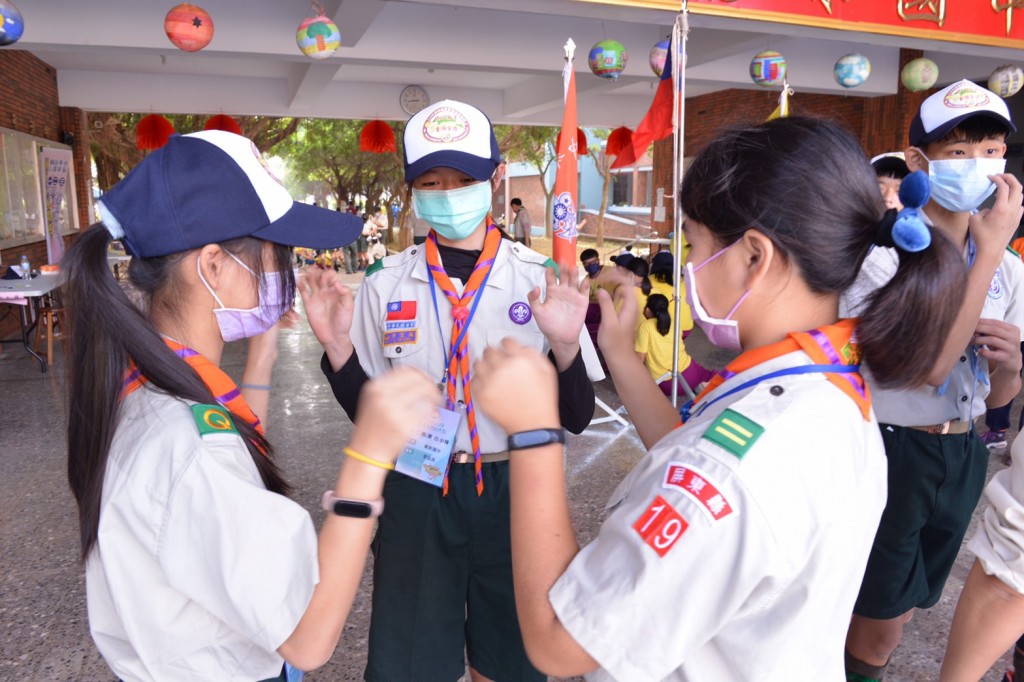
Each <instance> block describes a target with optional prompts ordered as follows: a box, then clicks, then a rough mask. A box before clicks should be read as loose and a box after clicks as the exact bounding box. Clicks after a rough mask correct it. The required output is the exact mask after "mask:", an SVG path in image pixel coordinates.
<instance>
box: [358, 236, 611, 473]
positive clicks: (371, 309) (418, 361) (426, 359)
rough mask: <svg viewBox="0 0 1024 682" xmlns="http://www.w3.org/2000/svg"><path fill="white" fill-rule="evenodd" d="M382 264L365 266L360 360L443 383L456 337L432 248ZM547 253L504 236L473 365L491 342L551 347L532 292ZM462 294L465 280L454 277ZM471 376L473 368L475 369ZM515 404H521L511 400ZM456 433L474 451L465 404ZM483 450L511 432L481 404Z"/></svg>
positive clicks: (586, 347)
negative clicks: (436, 282) (430, 262)
mask: <svg viewBox="0 0 1024 682" xmlns="http://www.w3.org/2000/svg"><path fill="white" fill-rule="evenodd" d="M380 263H381V264H382V267H381V268H380V269H379V270H376V269H375V270H372V271H369V272H368V273H367V277H366V279H365V280H364V281H363V284H362V286H360V287H359V294H358V296H357V297H356V309H355V315H354V316H353V319H352V331H351V338H352V344H353V345H354V346H355V349H356V353H357V355H358V357H359V363H360V365H361V366H362V368H363V371H364V372H366V375H367V376H370V377H375V376H379V375H381V374H383V373H384V372H386V371H387V370H388V369H390V368H391V367H392V366H399V365H407V366H411V367H415V368H417V369H419V370H421V371H423V372H424V373H425V374H426V375H427V376H429V377H430V378H431V379H432V380H434V381H435V382H440V381H441V379H442V377H443V376H444V370H445V368H446V367H447V366H448V360H447V358H448V356H447V354H448V352H449V349H450V342H451V330H452V316H451V305H450V304H449V302H448V299H447V298H445V296H444V294H442V293H441V290H440V288H439V287H435V293H436V300H437V310H436V311H435V309H434V297H432V296H431V293H430V292H431V286H433V285H432V282H431V279H430V275H429V274H428V272H427V261H426V249H425V248H424V247H422V246H412V247H410V248H408V249H406V250H405V251H403V252H402V253H399V254H396V255H394V256H388V257H387V258H384V259H383V260H382V261H380ZM549 263H550V261H549V259H548V258H547V257H546V256H544V255H542V254H539V253H537V252H536V251H531V250H530V249H529V248H526V247H525V246H523V245H521V244H516V243H514V242H511V241H509V240H507V239H504V240H502V242H501V245H500V246H499V248H498V253H497V256H495V260H494V265H493V266H491V273H490V276H489V277H488V278H487V284H486V286H484V288H483V290H482V291H479V292H477V294H476V296H481V295H482V298H481V299H480V304H479V306H477V308H476V313H475V314H474V316H473V318H472V321H471V322H470V324H469V331H468V333H467V339H468V344H469V345H468V348H469V362H470V366H471V367H472V364H473V363H474V362H476V360H477V358H479V357H480V356H481V355H483V352H484V350H485V349H486V348H487V347H488V346H497V345H499V344H500V343H501V340H502V339H504V338H505V337H508V336H510V337H512V338H514V339H515V340H516V341H518V342H519V343H521V344H523V345H524V346H529V347H531V348H535V349H537V350H538V351H541V352H544V353H547V352H548V350H549V347H548V342H547V339H546V338H545V337H544V334H543V333H541V331H540V329H539V328H538V327H537V323H536V321H535V320H534V319H533V311H532V310H531V309H530V302H529V300H528V299H527V297H526V295H527V294H528V293H529V292H530V291H532V290H533V288H534V287H540V289H541V294H542V296H543V294H544V292H545V291H546V282H545V271H546V265H547V264H549ZM452 283H453V284H454V285H455V287H456V288H457V293H459V294H460V295H461V294H462V290H463V286H464V285H465V282H460V281H459V280H457V279H452ZM580 346H581V350H582V353H583V358H584V359H586V358H587V357H588V355H590V356H592V355H593V354H594V350H593V343H592V342H591V340H590V336H589V334H587V331H586V328H585V327H584V328H583V329H582V330H581V331H580ZM470 378H471V379H472V375H470ZM455 384H456V397H457V398H458V399H459V400H461V399H462V382H461V380H458V381H456V382H455ZM508 407H509V409H516V408H517V407H518V406H517V405H509V406H508ZM456 409H457V410H458V411H459V412H460V414H462V415H463V418H462V419H461V421H460V423H459V431H458V436H457V437H456V440H455V449H454V451H455V452H460V451H464V452H469V453H472V452H473V446H472V444H471V442H470V437H469V428H468V426H467V425H466V421H467V420H466V418H465V408H464V407H462V406H457V407H456ZM476 424H477V431H478V433H479V434H480V452H481V453H483V454H488V453H495V452H504V451H505V450H507V449H508V447H507V443H508V437H507V436H506V434H505V432H504V431H503V430H502V428H501V427H500V426H498V425H497V424H495V423H494V422H493V421H492V420H491V419H490V418H488V417H487V415H486V414H484V413H483V411H482V410H479V409H478V410H477V411H476Z"/></svg>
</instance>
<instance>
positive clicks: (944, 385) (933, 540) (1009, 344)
mask: <svg viewBox="0 0 1024 682" xmlns="http://www.w3.org/2000/svg"><path fill="white" fill-rule="evenodd" d="M1015 130H1016V128H1015V127H1014V125H1013V122H1012V121H1011V120H1010V113H1009V110H1008V108H1007V106H1006V103H1005V102H1004V101H1003V100H1002V98H1000V97H999V96H998V95H996V94H995V93H993V92H989V91H988V90H986V89H985V88H982V87H980V86H978V85H976V84H974V83H972V82H971V81H967V80H963V81H959V82H956V83H953V84H952V85H950V86H948V87H946V88H943V89H942V90H940V91H938V92H937V93H935V94H934V95H931V96H930V97H928V98H927V99H926V100H925V101H924V102H923V103H922V104H921V108H920V111H919V113H918V115H917V116H916V117H915V118H914V120H913V122H912V123H911V126H910V135H909V140H910V147H909V148H908V149H907V150H906V151H905V159H906V163H907V167H908V168H909V169H910V170H911V171H912V172H913V171H926V172H927V173H928V177H929V179H930V181H931V200H930V201H929V202H928V204H927V205H926V206H925V207H924V208H923V213H924V217H925V219H926V220H927V221H928V222H929V223H930V224H931V225H932V226H933V227H934V229H935V230H936V231H937V232H939V233H940V234H942V235H943V236H944V237H945V238H946V239H948V240H950V241H952V243H953V245H954V246H955V247H956V248H957V249H960V250H961V251H962V254H963V268H964V270H965V272H966V274H967V286H966V287H965V288H964V290H963V291H962V293H960V294H959V295H958V296H957V298H956V300H957V303H958V304H959V309H960V310H959V313H958V315H957V317H956V321H955V322H954V323H953V324H952V325H951V326H950V327H949V328H948V329H947V330H945V331H944V332H943V334H942V341H943V344H942V350H941V352H940V353H936V354H935V355H933V356H931V357H930V358H928V359H929V360H930V361H931V362H932V363H933V368H932V371H931V373H930V375H929V378H928V384H929V385H926V386H922V387H920V388H917V389H914V390H890V389H889V388H888V387H885V386H884V385H878V386H876V387H875V391H874V396H875V410H876V412H877V413H878V420H879V422H880V423H881V426H882V438H883V440H884V441H885V446H886V454H887V458H886V459H887V463H888V468H889V486H890V489H891V490H893V491H894V492H895V491H898V494H893V495H890V496H889V500H888V502H887V504H886V509H885V513H884V514H883V516H882V521H881V523H880V525H879V529H878V535H877V537H876V538H875V542H874V545H873V547H872V550H871V558H870V560H869V561H868V566H867V570H866V572H865V575H864V582H863V584H862V586H861V591H860V595H859V596H858V598H857V604H856V607H855V608H854V616H853V619H852V621H851V623H850V632H849V634H848V637H847V642H846V657H847V658H846V660H847V666H846V667H847V678H848V679H849V680H852V681H857V682H861V681H863V680H880V679H882V678H883V675H884V673H885V668H886V666H887V665H888V662H889V659H890V657H891V655H892V653H893V652H894V651H895V650H896V648H897V646H898V645H899V642H900V639H901V637H902V634H903V627H904V625H905V624H906V623H907V622H908V621H909V620H910V618H911V617H912V615H913V612H914V609H917V608H929V607H931V606H933V605H934V604H935V603H936V602H937V601H938V600H939V598H940V596H941V595H942V588H943V586H944V585H945V583H946V578H947V577H948V576H949V571H950V569H951V568H952V566H953V563H954V561H955V560H956V556H957V553H958V552H959V550H960V543H961V541H962V539H963V537H964V533H965V532H966V531H967V525H968V523H969V522H970V519H971V514H972V513H973V511H974V508H975V506H976V505H977V503H978V498H979V497H980V495H981V491H982V487H983V486H984V484H985V476H986V471H987V465H988V450H987V449H986V448H985V445H984V443H983V442H982V441H981V439H980V438H979V437H978V435H977V433H976V432H975V430H974V428H973V423H974V419H975V418H976V417H978V416H980V415H981V414H982V413H983V412H985V409H986V405H991V406H993V407H998V406H1000V405H1003V404H1005V403H1007V402H1009V401H1010V400H1011V399H1012V398H1013V397H1014V396H1015V395H1016V394H1017V392H1018V391H1019V390H1020V386H1021V383H1020V370H1021V352H1020V342H1021V328H1022V327H1024V265H1022V263H1021V261H1020V259H1019V258H1018V257H1017V256H1016V255H1015V254H1013V253H1012V252H1010V251H1008V250H1007V249H1006V246H1007V244H1008V243H1009V241H1010V238H1011V237H1012V236H1013V233H1014V231H1015V230H1016V228H1017V225H1018V224H1019V223H1020V219H1021V213H1022V208H1021V203H1022V194H1021V185H1020V182H1018V181H1017V179H1016V178H1015V177H1014V176H1013V175H1011V174H1009V173H1006V172H1005V168H1006V162H1005V161H1004V160H1003V155H1004V153H1005V151H1006V143H1005V140H1006V136H1007V135H1008V134H1009V133H1011V132H1013V131H1015ZM906 182H907V180H904V184H906ZM993 192H994V193H995V203H994V205H993V206H992V208H991V209H985V210H981V211H977V212H975V211H976V209H977V208H978V207H979V206H980V205H981V203H982V202H983V201H985V199H987V198H988V197H989V196H991V195H992V193H993ZM903 258H904V256H903V254H897V253H896V252H895V251H894V250H892V249H875V251H874V252H873V253H872V254H871V256H870V257H869V258H868V260H867V261H866V262H865V265H864V268H863V270H862V272H861V275H860V277H859V278H858V280H857V283H856V284H855V286H854V287H853V288H852V289H851V290H850V292H848V294H847V296H846V299H845V301H844V304H845V305H844V312H845V313H848V314H851V315H855V314H857V313H858V312H859V311H860V310H861V309H862V307H863V305H864V304H865V302H868V301H870V300H871V298H870V297H871V295H872V294H873V292H874V291H875V290H876V289H877V288H878V287H880V286H882V285H883V284H885V283H886V282H887V281H889V279H890V278H892V277H893V276H894V273H895V271H896V268H897V263H898V262H900V261H902V259H903ZM868 369H869V370H870V371H872V372H874V371H876V370H877V368H876V366H875V364H874V363H873V362H871V361H870V360H869V362H868ZM868 380H869V383H871V381H872V380H871V375H870V374H869V376H868Z"/></svg>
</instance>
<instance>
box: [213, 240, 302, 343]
mask: <svg viewBox="0 0 1024 682" xmlns="http://www.w3.org/2000/svg"><path fill="white" fill-rule="evenodd" d="M225 253H227V254H228V255H229V256H231V257H232V258H233V259H234V260H235V262H237V263H238V264H239V265H241V266H242V267H243V268H245V269H246V271H248V272H249V274H250V275H252V276H253V277H256V273H255V272H253V271H252V268H250V267H249V266H248V265H246V264H245V263H243V262H242V261H241V260H239V259H238V258H237V257H235V255H234V254H232V253H228V252H226V251H225ZM196 271H197V272H198V273H199V279H200V280H201V281H202V283H203V286H205V287H206V290H207V291H209V292H210V295H211V296H213V300H215V301H216V302H217V305H219V306H220V308H217V309H215V310H214V311H213V314H214V315H215V316H216V318H217V326H218V327H220V335H221V338H222V339H224V341H225V342H230V341H238V340H239V339H247V338H249V337H250V336H258V335H259V334H262V333H263V332H265V331H267V330H268V329H270V328H271V327H273V326H274V324H275V323H276V322H277V321H278V320H280V319H281V317H282V316H284V314H285V313H286V312H287V311H288V308H290V307H291V304H290V302H287V301H284V300H283V298H282V295H281V289H282V287H281V273H280V272H265V273H263V277H262V278H261V280H260V291H259V303H258V304H257V306H256V307H255V308H248V309H242V308H226V307H224V303H223V302H221V300H220V298H218V296H217V294H216V293H214V291H213V289H212V288H210V285H209V284H208V283H207V281H206V278H205V277H203V271H202V270H201V269H200V267H199V260H198V259H196Z"/></svg>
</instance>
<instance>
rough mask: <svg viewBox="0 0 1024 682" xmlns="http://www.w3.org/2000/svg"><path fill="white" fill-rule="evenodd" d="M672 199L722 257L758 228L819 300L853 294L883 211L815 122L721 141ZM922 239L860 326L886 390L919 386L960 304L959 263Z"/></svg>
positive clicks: (833, 133)
mask: <svg viewBox="0 0 1024 682" xmlns="http://www.w3.org/2000/svg"><path fill="white" fill-rule="evenodd" d="M681 191H682V209H683V213H685V214H686V216H687V217H688V218H689V219H692V220H695V221H697V222H698V223H701V224H703V225H704V226H706V227H707V228H708V229H709V230H710V231H711V232H712V233H713V234H714V235H715V239H716V241H717V242H718V243H719V244H720V245H721V246H728V245H730V244H733V243H734V242H736V241H738V240H739V239H740V238H741V237H742V236H743V234H744V233H745V232H746V231H747V230H748V229H750V228H756V229H757V230H759V231H761V232H762V233H764V234H765V235H766V236H767V237H768V238H769V239H771V240H772V242H773V243H774V244H775V247H776V248H777V249H778V250H779V252H780V254H781V255H782V257H783V258H785V259H786V260H787V261H788V262H790V263H792V264H795V266H796V268H797V269H798V270H799V272H800V273H801V275H802V277H803V280H804V281H805V282H806V284H807V286H808V287H809V288H810V289H811V291H813V292H815V293H820V294H840V293H842V292H845V291H846V290H847V289H849V288H850V286H851V285H852V284H853V282H854V280H855V279H856V277H857V274H858V272H859V271H860V267H861V264H862V263H863V262H864V258H865V257H866V256H867V254H868V251H869V250H870V248H871V246H872V243H873V241H874V238H875V235H876V233H877V232H878V225H879V221H880V219H881V218H882V215H883V214H884V212H885V206H884V204H883V201H882V197H881V193H880V192H879V191H878V185H877V182H876V179H875V174H874V172H873V171H872V169H871V166H870V165H869V164H868V160H867V158H866V157H865V156H864V152H863V151H862V150H861V147H860V145H859V143H858V142H857V140H856V138H854V137H853V135H851V134H850V133H849V132H847V131H846V130H844V129H843V128H841V127H839V126H838V125H837V124H835V123H832V122H830V121H826V120H820V119H813V118H802V117H787V118H781V119H776V120H774V121H770V122H768V123H762V124H760V125H756V126H749V127H741V128H733V129H730V130H726V131H724V132H722V133H721V134H720V135H719V136H718V137H717V138H716V139H714V140H713V141H712V142H710V143H709V144H708V145H707V146H706V147H705V148H704V149H703V150H702V151H701V152H700V153H699V154H698V155H697V156H696V158H694V160H693V163H692V164H691V166H690V168H689V169H688V170H687V171H686V175H685V176H684V178H683V183H682V190H681ZM931 237H932V243H931V246H929V247H928V248H927V249H925V250H924V251H921V252H919V253H907V252H903V251H900V254H899V256H900V259H899V260H900V263H899V269H898V271H897V273H896V275H895V277H893V279H892V280H891V281H890V282H889V283H888V284H886V285H885V286H884V287H882V288H880V289H878V290H877V291H876V292H875V293H874V294H873V295H872V297H871V298H870V300H869V302H868V307H867V308H866V310H865V312H864V313H863V314H862V315H861V318H860V324H859V325H858V327H857V339H858V341H859V343H860V349H861V352H862V353H863V355H864V357H865V358H866V360H867V363H868V365H870V367H871V371H872V374H873V375H874V377H875V379H876V380H877V382H878V384H879V385H880V386H883V387H887V388H900V387H913V386H919V385H921V384H923V383H925V381H926V380H927V377H928V375H929V373H930V371H931V369H932V361H933V359H934V358H935V357H936V356H937V355H938V354H939V352H940V351H941V349H942V345H943V343H944V341H945V338H946V330H947V329H948V328H949V327H950V326H951V325H952V323H953V320H954V318H955V317H956V314H957V312H958V310H959V308H960V301H961V300H962V299H963V295H962V292H963V287H964V285H965V279H966V275H965V273H964V266H963V260H962V258H961V256H960V254H959V252H958V251H957V249H956V247H954V246H953V244H952V243H951V242H950V241H949V239H948V238H946V236H945V235H944V234H942V233H941V232H939V231H937V230H934V229H932V230H931Z"/></svg>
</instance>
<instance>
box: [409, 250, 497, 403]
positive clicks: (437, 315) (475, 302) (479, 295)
mask: <svg viewBox="0 0 1024 682" xmlns="http://www.w3.org/2000/svg"><path fill="white" fill-rule="evenodd" d="M498 251H501V245H500V244H499V245H498ZM498 251H495V252H494V263H491V267H490V269H489V270H488V271H487V272H486V273H485V274H484V279H483V281H482V282H480V288H479V289H477V290H476V293H475V294H473V305H472V306H471V307H470V309H469V316H468V317H466V324H465V325H463V327H462V332H461V333H460V334H459V338H458V339H457V340H456V342H455V345H453V346H450V347H451V348H458V347H459V346H460V345H462V339H464V338H465V337H466V332H468V331H469V323H470V322H472V321H473V316H475V315H476V307H477V306H478V305H480V299H481V298H483V294H484V288H485V287H486V286H487V280H489V279H490V278H491V272H492V271H493V270H494V266H495V265H497V263H498ZM427 275H429V277H430V299H431V300H432V301H433V302H434V318H435V319H436V320H437V328H438V330H439V331H440V332H441V341H442V343H441V352H442V353H444V375H443V376H442V377H441V384H442V385H443V384H444V383H445V382H447V381H448V367H449V366H450V365H451V356H450V355H449V354H448V350H446V349H445V346H444V343H443V342H444V326H443V325H442V324H441V312H440V309H439V308H438V306H437V291H436V289H435V286H436V283H435V282H434V273H433V272H432V271H431V270H430V267H429V264H428V267H427ZM463 286H465V285H463ZM467 350H468V348H467Z"/></svg>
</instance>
